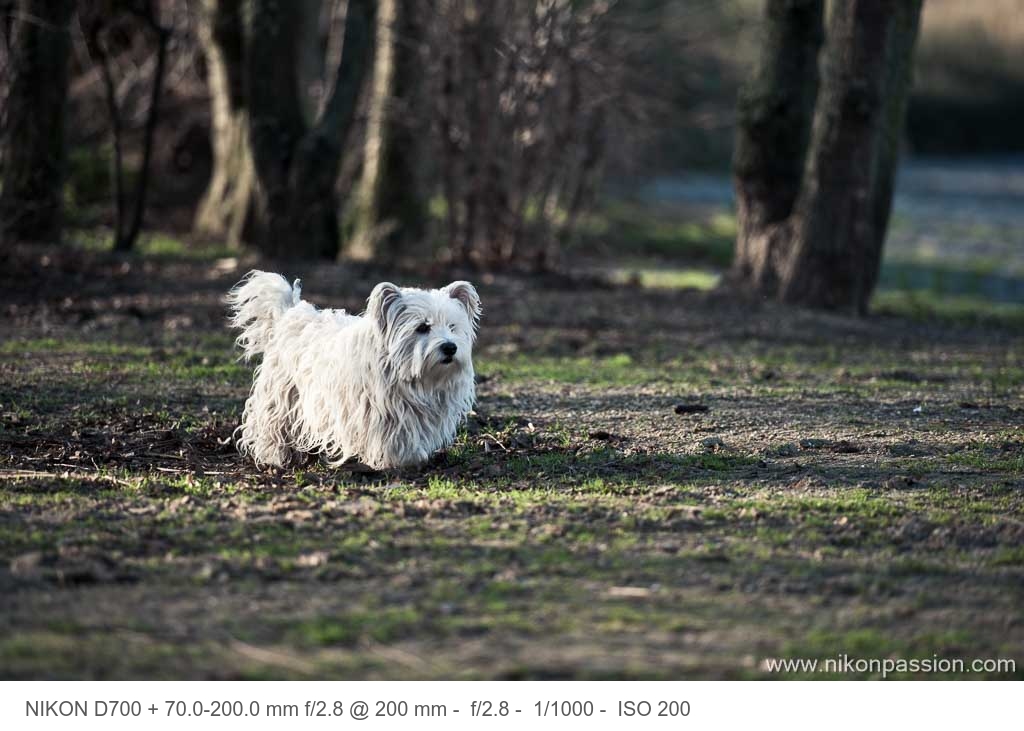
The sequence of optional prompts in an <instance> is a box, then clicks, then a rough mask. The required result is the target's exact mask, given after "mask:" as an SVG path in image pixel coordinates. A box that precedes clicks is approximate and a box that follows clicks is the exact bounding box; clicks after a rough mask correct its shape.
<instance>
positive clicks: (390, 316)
mask: <svg viewBox="0 0 1024 731" xmlns="http://www.w3.org/2000/svg"><path fill="white" fill-rule="evenodd" d="M401 308H402V290H400V289H399V288H398V287H396V286H395V285H393V284H392V283H391V282H381V283H380V284H378V285H377V286H376V287H374V288H373V292H371V293H370V299H368V300H366V314H367V315H369V316H370V318H371V319H372V320H373V322H374V324H375V325H376V326H377V329H378V330H380V331H381V332H386V331H387V329H388V326H389V325H390V324H391V323H393V322H394V321H395V318H396V317H397V316H398V312H399V310H401Z"/></svg>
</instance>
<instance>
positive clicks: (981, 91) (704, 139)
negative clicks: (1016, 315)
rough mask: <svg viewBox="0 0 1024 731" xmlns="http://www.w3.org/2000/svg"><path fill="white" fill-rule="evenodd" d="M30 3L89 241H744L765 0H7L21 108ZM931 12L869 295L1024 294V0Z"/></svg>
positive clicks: (952, 4) (695, 269)
mask: <svg viewBox="0 0 1024 731" xmlns="http://www.w3.org/2000/svg"><path fill="white" fill-rule="evenodd" d="M33 6H38V7H39V8H41V9H40V10H38V13H40V14H46V13H50V14H54V13H56V14H57V15H60V13H61V12H63V13H64V16H63V19H62V18H57V17H56V16H55V17H54V19H51V20H55V21H56V22H64V21H66V22H67V23H68V27H69V28H70V45H69V47H68V48H66V49H61V48H54V49H51V50H50V51H48V53H50V55H51V57H53V58H56V57H57V56H55V55H54V54H58V55H59V54H60V53H61V52H62V51H63V52H66V53H67V54H68V58H69V68H68V73H69V78H68V80H67V92H66V126H65V129H66V133H65V134H66V152H65V163H64V166H63V168H62V169H61V171H60V172H59V173H58V174H59V175H61V176H62V177H61V179H62V183H61V186H62V188H61V189H62V199H63V200H62V204H63V212H62V217H63V231H62V233H61V234H60V236H62V238H63V240H64V241H65V242H66V243H67V244H69V245H71V246H73V247H78V248H84V249H87V250H104V249H110V248H119V249H122V250H127V249H134V250H136V251H137V252H138V253H141V254H143V255H157V254H159V255H181V256H188V257H194V256H199V257H206V256H209V257H217V256H230V255H234V254H236V253H238V252H239V251H243V250H247V249H248V250H252V251H259V252H261V253H262V254H264V255H268V256H289V257H290V256H301V257H305V258H326V259H334V258H347V259H362V260H365V259H377V260H384V261H387V262H389V263H394V262H397V261H407V262H424V261H428V262H431V263H435V264H439V265H441V266H446V265H449V264H455V265H470V266H473V267H476V268H482V269H485V270H527V271H536V270H539V269H560V270H574V271H585V272H595V273H599V274H600V275H602V276H608V277H610V278H611V279H613V280H616V281H622V282H635V283H640V284H643V285H645V286H654V287H699V288H710V287H713V286H715V285H716V284H717V283H718V281H719V277H720V275H721V273H722V272H723V271H724V270H726V269H727V268H728V266H729V264H730V262H731V261H732V259H733V246H734V240H735V238H736V234H737V223H736V215H735V205H734V201H733V186H732V182H731V180H730V175H729V165H730V159H731V155H732V146H733V140H734V138H735V133H736V130H735V122H736V112H735V109H736V95H737V91H738V89H739V87H740V84H741V82H742V81H743V80H744V79H745V78H747V77H748V76H749V75H750V73H751V69H752V68H753V65H754V64H755V59H756V57H757V53H758V47H759V42H760V40H759V39H760V38H761V35H762V32H763V24H764V20H763V4H762V3H761V2H757V1H756V0H729V1H724V2H705V1H702V0H688V1H686V2H680V1H671V0H635V1H630V2H614V1H612V2H604V1H600V2H570V1H569V0H539V1H538V0H381V1H380V2H368V1H367V0H351V1H350V2H345V0H300V1H298V2H295V3H289V4H285V5H284V6H282V8H277V6H275V5H274V4H272V3H271V4H268V3H259V2H257V3H249V2H241V1H240V0H234V1H232V0H156V1H153V2H148V1H140V0H105V1H99V0H81V1H80V2H68V1H67V0H65V1H64V2H53V3H50V2H42V3H40V2H36V3H32V2H22V3H18V2H15V0H3V1H2V2H0V16H2V18H3V34H2V35H3V41H2V43H0V94H2V97H0V98H2V99H4V103H3V109H4V117H5V118H6V117H8V116H9V114H8V111H9V110H10V109H11V108H12V107H13V105H14V104H17V103H19V102H18V99H17V98H15V97H12V96H11V95H12V89H11V79H12V73H11V69H12V62H13V61H14V60H15V59H14V55H13V51H12V48H13V46H12V40H13V37H14V36H15V35H16V31H17V26H18V18H19V14H20V15H23V16H24V15H26V13H35V12H36V11H35V10H33ZM61 6H63V8H61ZM350 6H351V7H350ZM19 8H20V9H19ZM51 20H46V19H45V18H44V19H43V20H42V26H40V27H45V25H46V23H47V22H51ZM920 22H921V26H920V34H919V40H918V46H917V50H916V55H915V60H914V68H913V78H914V81H913V86H912V90H911V93H910V101H909V108H908V111H907V117H906V125H905V131H904V133H903V139H902V142H903V152H904V161H903V163H902V165H901V171H900V175H899V176H898V184H897V191H896V197H895V208H894V216H893V219H892V221H891V225H890V228H889V237H888V242H887V245H886V249H885V254H884V263H883V267H882V273H881V277H880V288H879V291H878V292H877V293H876V295H875V298H874V300H873V304H874V307H875V309H876V310H882V311H884V310H886V309H888V310H894V311H897V312H901V313H903V312H907V311H915V310H918V309H920V308H926V309H928V310H929V311H932V310H936V309H939V310H943V311H961V310H963V311H972V310H975V309H978V308H982V309H993V308H994V309H995V310H1000V311H1004V312H1005V311H1008V308H1009V309H1012V307H1013V306H1014V305H1015V304H1017V303H1020V302H1021V301H1022V300H1024V220H1022V219H1024V205H1022V203H1024V158H1022V157H1021V152H1022V149H1024V137H1022V136H1021V134H1020V132H1019V131H1020V130H1021V129H1022V128H1024V93H1022V90H1024V71H1022V69H1024V43H1022V42H1021V41H1022V38H1024V0H978V1H977V2H969V3H968V2H958V1H957V0H929V1H928V2H926V3H925V4H924V9H923V14H922V16H921V21H920ZM43 35H44V36H45V34H43ZM50 35H51V36H54V35H55V34H52V33H51V34H50ZM42 42H44V43H45V42H47V41H46V39H45V37H44V38H43V41H42ZM50 42H51V43H52V42H53V41H52V40H51V41H50ZM37 73H38V74H43V75H45V73H46V70H45V69H40V70H37ZM43 78H44V76H40V77H39V79H40V80H38V83H40V84H42V83H46V82H45V81H44V80H41V79H43ZM252 79H256V81H255V82H253V81H251V80H252ZM13 93H15V95H16V94H17V91H16V90H15V91H14V92H13ZM51 95H52V94H51ZM22 98H24V97H22ZM22 103H27V102H22ZM33 103H38V102H33ZM43 116H45V114H44V113H43V112H39V113H38V114H36V118H37V119H39V118H42V117H43ZM250 137H251V138H250ZM3 164H4V163H3V161H0V165H3ZM7 167H8V168H9V167H10V165H7ZM6 174H7V171H6V170H5V175H6ZM290 199H291V200H290ZM294 199H300V200H302V201H304V203H302V204H301V205H296V204H295V202H294ZM50 219H53V222H54V223H55V222H56V221H55V217H53V216H49V215H47V220H48V221H49V220H50ZM44 228H45V227H44ZM47 235H48V236H50V237H51V238H52V237H54V236H57V235H58V234H57V233H56V230H55V229H49V233H48V234H47ZM13 238H15V237H14V236H8V237H7V239H8V240H11V239H13ZM50 243H53V242H50Z"/></svg>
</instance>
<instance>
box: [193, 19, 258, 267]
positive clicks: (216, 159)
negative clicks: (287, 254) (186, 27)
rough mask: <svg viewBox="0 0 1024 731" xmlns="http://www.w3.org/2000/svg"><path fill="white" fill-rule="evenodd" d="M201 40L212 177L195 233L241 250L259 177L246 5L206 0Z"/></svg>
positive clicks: (198, 212)
mask: <svg viewBox="0 0 1024 731" xmlns="http://www.w3.org/2000/svg"><path fill="white" fill-rule="evenodd" d="M201 13H202V17H201V18H200V22H199V38H200V42H201V43H202V46H203V52H204V54H205V56H206V77H207V83H208V84H209V88H210V106H211V116H212V125H213V128H212V135H211V144H212V147H213V172H212V174H211V177H210V183H209V185H208V186H207V188H206V192H205V194H204V195H203V198H202V200H201V201H200V202H199V206H198V208H197V209H196V215H195V219H194V221H193V225H192V228H193V230H194V231H195V233H196V234H198V235H200V236H203V237H205V238H216V239H221V238H223V239H225V240H226V242H227V244H228V245H229V246H232V247H237V246H239V245H240V243H241V241H242V237H243V236H244V235H245V233H246V229H247V226H248V225H249V223H250V217H251V215H252V211H253V202H252V201H253V190H254V184H255V171H254V169H253V161H252V150H251V148H250V146H249V111H248V105H247V102H246V94H245V28H244V25H243V19H242V0H202V9H201Z"/></svg>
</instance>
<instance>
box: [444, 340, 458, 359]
mask: <svg viewBox="0 0 1024 731" xmlns="http://www.w3.org/2000/svg"><path fill="white" fill-rule="evenodd" d="M458 349H459V346H458V345H456V344H455V343H453V342H451V341H450V340H449V341H448V342H447V343H445V344H444V345H442V346H441V352H442V353H444V355H445V357H447V358H451V357H452V356H453V355H455V351H457V350H458Z"/></svg>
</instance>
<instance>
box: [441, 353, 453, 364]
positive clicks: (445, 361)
mask: <svg viewBox="0 0 1024 731" xmlns="http://www.w3.org/2000/svg"><path fill="white" fill-rule="evenodd" d="M454 362H455V358H453V357H452V356H450V355H446V356H445V357H444V358H442V359H441V363H442V364H444V365H449V364H450V363H454Z"/></svg>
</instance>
